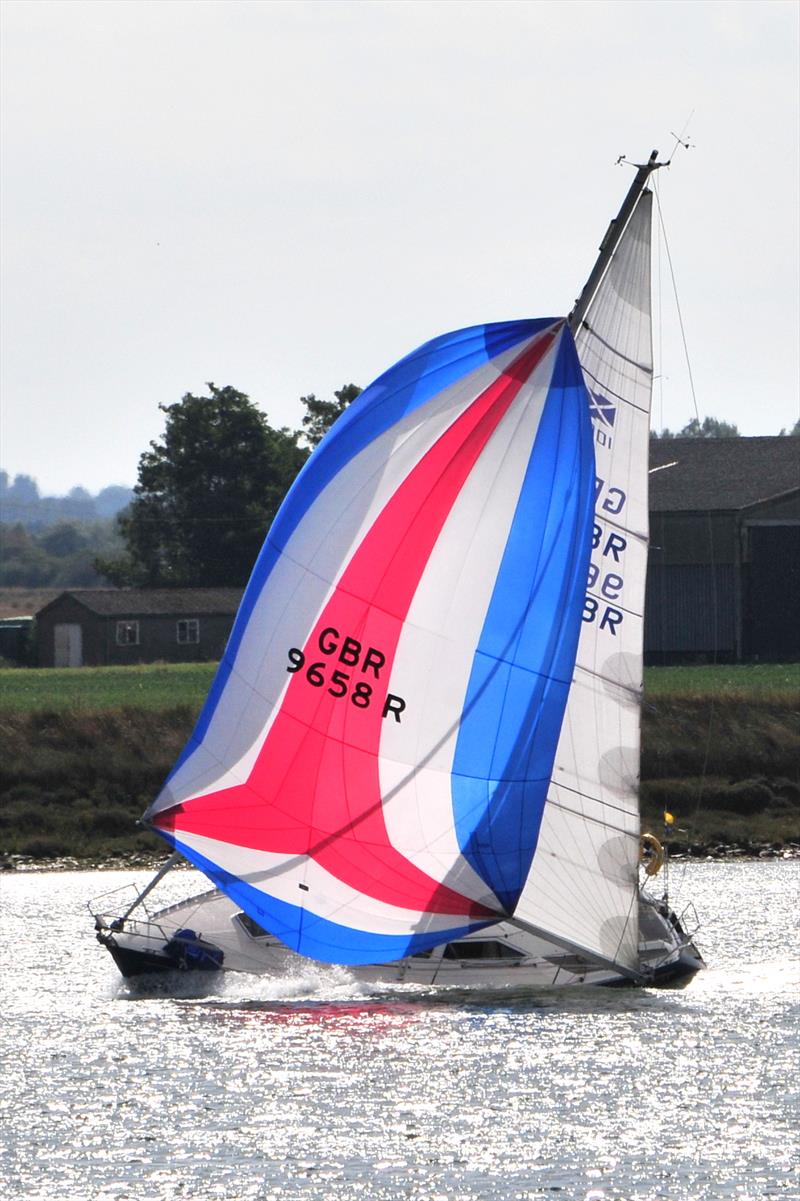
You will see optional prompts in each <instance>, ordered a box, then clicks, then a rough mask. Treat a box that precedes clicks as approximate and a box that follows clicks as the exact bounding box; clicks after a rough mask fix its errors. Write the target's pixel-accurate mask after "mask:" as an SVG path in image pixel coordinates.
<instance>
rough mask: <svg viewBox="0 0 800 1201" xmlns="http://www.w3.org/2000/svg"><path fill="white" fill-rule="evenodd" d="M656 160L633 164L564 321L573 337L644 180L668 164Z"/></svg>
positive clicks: (643, 185) (600, 280)
mask: <svg viewBox="0 0 800 1201" xmlns="http://www.w3.org/2000/svg"><path fill="white" fill-rule="evenodd" d="M657 160H658V151H657V150H654V151H653V153H652V154H651V155H650V158H649V159H648V160H647V162H646V163H638V164H636V166H637V168H638V169H637V171H636V176H635V178H634V181H633V183H632V184H631V186H630V188H629V189H628V194H627V196H626V197H625V199H624V200H623V202H622V207H621V208H620V210H619V212H618V213H617V215H616V217H614V218H613V220H612V221H611V224H610V225H609V227H608V229H607V230H606V236H605V237H604V238H603V241H602V242H601V243H600V254H599V255H598V258H597V262H596V263H595V265H594V267H593V268H592V273H591V275H590V276H589V278H588V279H587V281H586V283H585V284H584V286H583V291H582V292H581V294H580V296H579V297H578V299H577V300H576V301H575V304H574V306H573V309H572V312H571V313H570V315H569V317H568V318H567V324H568V326H569V328H570V330H571V331H572V334H573V336H574V335H575V334H577V332H578V330H579V329H580V327H581V322H582V321H583V319H584V317H585V316H586V312H587V310H588V308H589V305H590V304H591V303H592V301H593V300H594V296H595V293H596V292H597V289H598V288H599V287H600V283H601V282H602V279H603V276H604V275H605V273H606V270H607V269H608V265H609V263H610V262H611V259H612V258H613V255H614V251H615V250H616V249H617V246H618V245H619V242H620V239H621V238H622V235H623V234H624V232H625V227H626V225H627V224H628V221H629V220H630V217H631V214H632V213H633V210H634V209H635V208H636V205H637V203H638V200H639V197H640V196H641V194H642V192H643V191H644V189H645V187H646V185H647V181H648V179H649V178H650V176H651V174H652V173H653V171H657V170H658V168H659V167H668V166H669V162H666V163H659V162H658V161H657Z"/></svg>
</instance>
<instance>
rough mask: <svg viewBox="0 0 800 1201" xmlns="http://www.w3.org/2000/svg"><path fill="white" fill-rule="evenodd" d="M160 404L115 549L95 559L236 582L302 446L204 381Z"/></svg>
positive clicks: (240, 397)
mask: <svg viewBox="0 0 800 1201" xmlns="http://www.w3.org/2000/svg"><path fill="white" fill-rule="evenodd" d="M207 387H208V390H209V395H208V396H193V395H192V394H191V393H190V392H187V393H186V395H185V396H184V397H183V399H182V400H181V401H180V402H179V403H178V404H172V405H160V406H159V407H160V408H161V411H162V412H163V413H165V414H166V428H165V431H164V435H163V438H162V440H161V441H160V442H151V443H150V450H149V451H145V453H144V454H143V455H142V456H141V459H140V460H139V479H138V483H137V485H136V487H135V488H134V498H133V501H132V502H131V505H130V507H129V508H128V509H127V510H126V511H125V512H124V513H122V514H121V515H120V517H119V519H118V520H119V528H120V532H121V534H122V537H123V539H124V541H125V543H126V546H127V554H126V556H125V557H124V558H122V559H117V560H113V561H103V562H100V563H98V566H99V568H100V570H101V571H102V572H103V574H104V575H106V576H107V578H108V579H109V580H111V581H112V583H116V584H134V585H148V586H150V587H170V586H173V587H215V586H221V585H228V586H231V587H233V586H241V585H244V584H245V583H246V582H247V578H248V576H249V574H250V571H251V569H252V566H253V563H254V562H255V559H256V556H257V554H258V551H259V549H260V547H261V543H262V541H263V538H264V534H265V532H266V530H267V529H268V527H269V524H270V522H271V521H272V518H273V517H274V515H275V513H276V512H277V509H278V506H279V505H280V503H281V500H282V499H283V496H284V494H285V492H286V490H287V489H288V487H289V485H290V484H291V482H292V480H293V479H294V477H295V475H296V474H297V472H298V471H299V469H300V467H301V466H302V464H303V462H304V460H305V458H306V457H307V455H308V451H307V450H305V449H303V448H302V447H300V446H298V444H297V439H298V434H297V433H292V432H290V431H289V430H287V429H277V430H276V429H273V428H272V427H271V426H270V425H269V423H268V421H267V418H266V416H265V415H264V414H263V413H262V412H260V410H259V409H257V408H256V407H255V405H254V404H253V403H252V402H251V401H250V399H249V397H247V396H246V395H245V394H244V393H243V392H237V391H236V389H235V388H232V387H229V386H228V387H224V388H218V387H216V385H215V384H213V383H209V384H208V385H207Z"/></svg>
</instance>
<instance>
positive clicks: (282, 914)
mask: <svg viewBox="0 0 800 1201" xmlns="http://www.w3.org/2000/svg"><path fill="white" fill-rule="evenodd" d="M157 833H159V834H162V836H163V837H165V838H166V839H167V841H168V842H170V843H172V844H173V845H174V847H175V849H176V850H177V851H180V853H181V854H182V855H183V856H184V857H185V858H186V859H188V860H189V861H190V862H191V863H194V864H195V866H196V867H198V868H199V869H200V871H201V872H203V874H204V875H206V876H208V878H209V880H211V881H212V882H213V883H214V884H215V885H216V886H217V888H219V889H220V890H221V891H222V892H224V893H225V894H226V895H227V896H229V897H230V898H231V900H232V901H233V902H234V903H235V904H236V905H238V906H239V908H240V909H243V910H244V912H245V913H246V914H247V915H248V916H249V917H251V918H252V919H253V921H254V922H258V924H259V926H262V927H263V928H264V929H265V930H267V931H269V933H270V934H272V935H274V936H275V937H276V938H279V939H280V940H281V942H282V943H284V944H285V945H286V946H287V947H289V948H290V950H292V951H297V953H298V954H299V955H305V956H306V957H307V958H309V959H318V960H320V961H321V962H323V963H341V964H350V965H355V964H359V963H392V962H394V961H395V960H396V959H403V958H404V957H405V956H406V955H417V954H419V953H420V952H421V951H429V950H431V949H432V948H433V947H436V946H439V945H440V944H441V943H443V942H450V941H451V940H452V939H456V938H463V937H465V936H466V935H467V934H470V933H472V932H473V931H474V930H481V929H483V928H484V927H485V926H489V925H491V924H492V923H491V922H486V921H483V922H473V923H471V924H468V925H461V926H454V927H453V929H452V930H439V931H437V932H436V933H428V934H413V935H408V936H406V935H392V934H379V933H371V932H370V931H368V930H354V929H351V928H350V927H349V926H342V925H339V924H338V923H337V922H331V921H328V920H327V919H326V918H322V917H316V916H315V915H314V914H313V913H311V912H309V910H308V909H301V908H300V907H299V906H297V905H290V904H289V903H288V902H286V901H279V900H276V899H275V898H274V897H269V896H267V895H266V894H265V893H263V892H261V891H260V889H258V888H254V887H253V885H252V884H248V883H247V882H246V881H245V880H242V879H240V878H239V877H238V876H235V875H232V874H231V873H230V872H228V871H226V870H225V869H224V868H222V867H219V866H218V865H217V864H215V863H213V862H212V861H211V860H210V859H208V858H206V856H205V855H202V854H200V852H199V851H196V850H194V848H193V847H190V846H188V845H187V844H186V843H184V842H181V841H180V840H179V839H174V838H172V837H171V836H168V835H166V834H164V832H163V831H162V830H158V831H157Z"/></svg>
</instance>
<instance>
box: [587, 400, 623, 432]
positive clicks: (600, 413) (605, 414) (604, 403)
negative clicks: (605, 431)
mask: <svg viewBox="0 0 800 1201" xmlns="http://www.w3.org/2000/svg"><path fill="white" fill-rule="evenodd" d="M589 416H590V417H591V419H592V421H595V420H597V421H599V422H600V423H601V424H602V425H608V426H612V427H613V425H614V420H615V418H616V416H617V408H616V405H615V404H613V403H612V402H611V401H610V400H609V399H608V397H607V396H602V395H601V394H600V393H599V392H590V393H589Z"/></svg>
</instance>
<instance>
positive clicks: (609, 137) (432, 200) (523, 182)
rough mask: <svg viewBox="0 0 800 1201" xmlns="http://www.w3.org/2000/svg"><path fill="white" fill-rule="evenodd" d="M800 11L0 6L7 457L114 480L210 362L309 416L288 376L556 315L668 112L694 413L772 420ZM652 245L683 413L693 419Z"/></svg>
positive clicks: (340, 374)
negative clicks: (468, 330) (680, 145)
mask: <svg viewBox="0 0 800 1201" xmlns="http://www.w3.org/2000/svg"><path fill="white" fill-rule="evenodd" d="M798 11H799V10H798V5H797V4H796V3H795V0H758V2H756V3H751V2H749V0H748V2H744V3H727V2H725V0H714V2H711V3H704V2H702V0H689V2H686V3H684V2H683V0H621V2H608V3H606V2H602V0H592V2H591V3H583V2H582V0H572V2H570V0H566V2H564V0H561V2H557V3H550V2H549V0H542V2H540V3H535V2H531V3H529V2H526V0H518V2H512V3H504V2H503V0H491V2H490V3H483V2H482V0H473V2H472V3H464V2H462V0H439V2H430V0H420V2H417V3H414V2H413V0H401V2H399V3H398V2H394V0H387V2H385V3H384V2H380V0H370V2H367V3H363V2H358V0H352V2H337V0H323V2H321V3H315V2H300V0H298V2H286V3H283V2H280V0H279V2H271V3H266V2H259V0H254V2H251V0H223V2H221V3H218V2H216V0H146V2H143V0H133V2H127V0H112V2H110V3H109V2H106V0H89V2H84V0H75V2H72V0H57V2H56V3H51V2H49V0H32V2H30V0H5V2H4V3H3V5H2V14H3V18H2V19H3V26H4V28H3V38H2V44H3V58H4V61H3V88H4V96H3V103H2V116H3V190H4V200H3V214H2V215H3V233H2V242H3V245H2V250H3V259H4V268H3V272H4V279H3V297H2V300H3V304H2V323H3V327H2V352H3V354H2V357H3V378H2V427H0V432H1V434H2V445H1V446H0V466H2V467H3V468H5V469H6V470H7V471H9V473H11V474H12V475H13V474H16V473H17V472H24V473H27V474H30V475H32V476H34V477H35V478H36V479H37V481H38V483H39V486H40V489H41V491H42V492H44V493H62V492H65V491H67V490H68V489H69V488H71V487H72V486H74V485H76V484H82V485H84V486H86V487H88V488H89V489H90V490H91V491H93V492H94V491H97V490H99V489H100V488H102V487H103V486H105V485H106V484H111V483H122V484H133V483H134V482H135V480H136V474H137V465H138V460H139V456H140V454H141V453H142V451H143V450H145V449H146V448H147V445H148V442H149V441H150V439H153V438H158V437H159V435H160V434H161V432H162V430H163V421H164V418H163V414H162V413H160V412H159V409H158V405H159V404H160V403H163V404H170V403H173V402H174V401H177V400H179V399H180V398H181V396H182V395H183V394H184V393H185V392H188V391H191V392H201V391H202V390H203V388H204V384H205V381H207V380H213V381H214V382H215V383H216V384H218V385H224V384H232V385H233V386H234V387H236V388H238V389H240V390H241V391H244V392H247V393H248V395H249V396H250V397H251V398H252V399H253V400H254V401H255V402H256V403H257V404H258V405H259V406H260V407H261V408H263V409H264V410H265V411H266V413H267V415H268V417H269V420H270V421H271V422H272V424H273V425H284V424H285V425H289V426H291V427H296V426H298V425H299V424H300V420H301V417H302V413H303V409H302V407H301V405H300V402H299V398H300V396H302V395H304V394H306V393H308V392H312V391H313V392H316V393H317V395H322V396H330V395H331V393H332V391H333V389H334V388H338V387H340V386H341V385H342V384H344V383H349V382H350V381H353V382H355V383H358V384H361V385H362V386H365V385H366V384H367V383H369V381H370V380H371V379H373V378H374V377H375V376H376V375H377V374H379V373H380V372H381V371H382V370H383V369H384V368H386V367H387V366H389V365H390V364H391V363H392V362H394V361H395V360H397V359H398V358H400V357H401V356H402V355H404V354H405V353H407V352H408V351H409V350H411V349H412V348H413V347H414V346H416V345H418V344H419V343H420V342H423V341H426V340H427V339H428V338H430V337H433V336H434V335H436V334H438V333H443V332H444V331H446V330H450V329H456V328H459V327H461V326H465V325H471V324H474V323H478V322H484V321H496V320H503V319H508V318H518V317H527V316H534V317H535V316H553V315H560V314H563V313H565V312H566V311H567V310H568V309H569V308H570V306H571V303H572V301H573V299H574V298H575V296H576V295H577V294H578V291H579V290H580V287H581V285H582V283H583V282H584V279H585V277H586V276H587V275H588V272H589V270H590V268H591V266H592V263H593V261H594V258H595V254H596V248H597V245H598V242H599V240H600V238H601V237H602V235H603V233H604V232H605V229H606V225H607V223H608V220H609V218H610V217H611V216H613V214H614V212H615V211H616V209H617V207H618V205H619V203H620V201H621V198H622V196H623V194H624V192H625V190H626V188H627V186H628V183H629V180H630V176H631V170H630V168H629V167H626V166H622V165H620V166H616V165H615V161H616V159H617V158H618V156H619V155H620V154H625V155H628V156H629V157H630V158H631V159H633V160H638V159H642V158H646V157H647V155H648V154H649V152H650V150H651V149H653V148H655V147H657V148H658V149H659V150H661V151H662V153H663V154H664V155H668V154H669V152H671V151H672V149H673V146H674V144H675V138H674V137H673V136H671V135H672V134H680V133H681V132H682V131H683V130H684V129H686V131H687V136H688V140H689V141H690V142H691V143H692V148H691V149H689V150H687V151H679V152H678V153H677V154H676V155H675V156H674V161H673V166H672V167H671V168H670V169H669V170H667V171H661V172H659V173H658V181H657V182H658V188H659V193H660V199H661V205H662V209H663V214H664V222H665V225H666V231H667V238H668V243H669V249H670V252H671V256H672V264H673V267H674V271H675V275H676V278H677V286H678V299H679V302H680V306H681V312H682V316H683V323H684V327H685V331H686V338H687V340H688V348H689V361H690V365H691V369H692V374H693V378H694V384H695V390H696V394H697V405H698V408H699V413H700V416H701V418H702V417H704V416H706V415H709V414H710V415H712V416H715V417H719V418H724V419H726V420H728V421H734V422H736V424H737V425H738V426H739V429H740V430H741V431H742V432H743V433H745V434H773V433H778V431H779V430H780V429H781V428H782V427H789V426H791V425H792V424H793V423H794V422H795V421H796V420H797V417H798V246H797V238H798V224H797V211H798ZM687 122H688V127H687ZM655 263H656V275H657V278H656V281H655V282H656V291H657V294H659V295H660V296H661V297H662V307H663V320H662V321H660V322H659V323H658V328H657V330H656V335H655V337H656V349H657V351H659V349H660V348H663V360H662V361H661V363H660V365H659V367H658V368H657V370H659V371H660V374H661V378H660V379H658V380H657V383H656V390H655V396H654V424H655V425H656V426H657V427H658V428H661V427H662V426H663V425H668V426H670V427H671V428H673V429H674V428H678V427H680V426H681V425H683V424H684V423H685V422H686V421H687V420H689V418H691V417H692V416H694V412H695V409H694V402H693V400H692V395H691V389H690V386H689V382H688V376H687V371H686V367H685V364H684V362H683V361H682V351H681V347H680V340H679V338H678V337H677V335H676V333H675V332H674V331H675V329H676V322H675V312H674V304H673V302H672V300H671V284H670V282H669V275H668V270H667V267H666V258H665V253H664V251H663V250H661V251H660V252H657V254H656V260H655ZM659 264H660V271H659ZM659 276H660V278H658V277H659Z"/></svg>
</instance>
